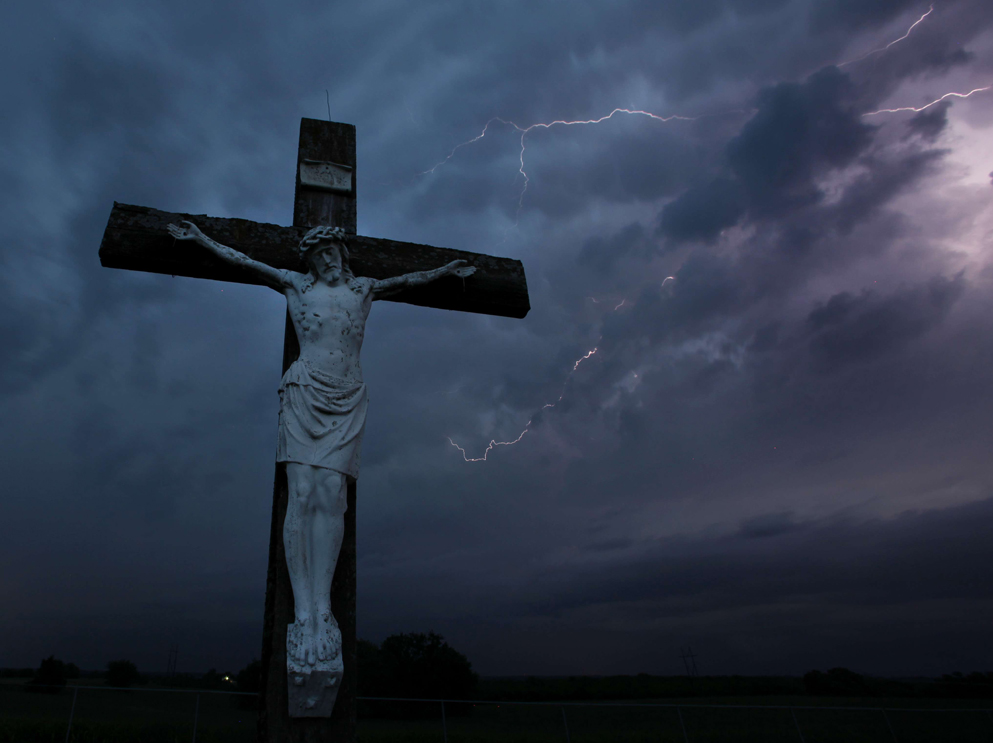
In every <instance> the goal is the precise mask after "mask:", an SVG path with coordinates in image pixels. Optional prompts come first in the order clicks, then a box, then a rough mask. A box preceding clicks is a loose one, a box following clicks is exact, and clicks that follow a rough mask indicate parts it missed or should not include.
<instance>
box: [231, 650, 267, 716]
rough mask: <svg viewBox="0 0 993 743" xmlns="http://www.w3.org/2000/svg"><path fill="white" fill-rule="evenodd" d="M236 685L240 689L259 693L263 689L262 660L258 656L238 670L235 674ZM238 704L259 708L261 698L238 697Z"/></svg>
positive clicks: (243, 706) (247, 707)
mask: <svg viewBox="0 0 993 743" xmlns="http://www.w3.org/2000/svg"><path fill="white" fill-rule="evenodd" d="M235 686H236V688H237V689H238V691H241V692H246V693H249V694H258V693H259V692H261V691H262V661H260V660H258V659H257V658H256V659H255V660H253V661H252V662H251V663H249V664H248V665H247V666H245V667H244V668H242V669H241V670H240V671H238V675H237V676H235ZM238 706H239V707H241V708H242V709H258V706H259V698H258V697H257V696H254V697H238Z"/></svg>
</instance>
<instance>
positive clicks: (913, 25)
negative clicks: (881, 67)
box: [838, 5, 934, 67]
mask: <svg viewBox="0 0 993 743" xmlns="http://www.w3.org/2000/svg"><path fill="white" fill-rule="evenodd" d="M933 10H934V6H933V5H932V6H931V7H930V8H928V10H927V13H925V14H924V15H922V16H921V17H920V18H918V19H917V20H916V21H914V22H913V23H912V24H911V25H910V28H908V29H907V33H905V34H904V35H903V36H901V37H900V38H899V39H894V40H893V41H891V42H890V43H889V44H887V45H886V46H881V47H879V49H873V50H872V51H871V52H866V53H865V54H863V55H862V56H861V57H857V58H855V59H850V60H848V61H847V62H842V63H841V64H840V65H838V67H844V66H845V65H850V64H855V63H856V62H861V61H862V60H863V59H868V58H869V57H871V56H872V55H873V54H879V53H880V52H885V51H886V50H887V49H889V48H890V47H891V46H893V45H894V44H898V43H900V42H901V41H903V40H904V39H906V38H907V37H908V36H910V32H911V31H913V30H914V29H915V28H916V27H917V25H918V24H919V23H921V22H923V20H924V19H925V18H927V17H928V16H929V15H931V12H932V11H933Z"/></svg>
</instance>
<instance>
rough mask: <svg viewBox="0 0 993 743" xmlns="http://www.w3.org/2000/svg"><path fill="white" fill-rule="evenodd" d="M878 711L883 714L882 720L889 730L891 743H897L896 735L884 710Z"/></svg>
mask: <svg viewBox="0 0 993 743" xmlns="http://www.w3.org/2000/svg"><path fill="white" fill-rule="evenodd" d="M880 711H881V712H882V713H883V719H884V720H886V727H888V728H889V729H890V735H892V736H893V743H897V739H896V733H894V732H893V726H892V725H891V724H890V716H889V715H888V714H886V710H885V709H880Z"/></svg>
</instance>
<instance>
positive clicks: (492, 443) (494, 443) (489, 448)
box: [448, 340, 599, 462]
mask: <svg viewBox="0 0 993 743" xmlns="http://www.w3.org/2000/svg"><path fill="white" fill-rule="evenodd" d="M597 342H598V343H599V340H598V341H597ZM596 352H597V347H596V346H594V347H593V350H591V351H587V352H586V353H585V354H583V355H582V356H580V357H579V358H578V359H576V363H574V364H573V365H572V371H570V372H569V374H568V376H566V378H565V383H564V384H563V385H562V394H561V395H559V396H558V399H556V400H555V402H546V403H545V404H544V405H542V406H541V408H540V409H539V410H538V412H539V413H540V412H541V411H542V410H548V408H554V407H555V406H556V405H558V404H559V403H560V402H562V398H563V397H565V391H566V388H567V387H568V386H569V380H570V379H571V378H572V375H573V374H575V373H576V370H577V369H578V368H579V365H580V364H582V363H583V362H584V361H586V360H587V359H589V358H590V357H591V356H593V354H595V353H596ZM533 422H534V416H532V417H531V418H530V419H529V420H528V422H527V424H526V425H525V426H524V430H523V431H521V434H520V436H518V437H517V438H516V439H514V440H513V441H497V440H495V439H492V440H490V443H489V444H487V446H486V450H485V451H484V452H483V456H481V457H470V456H469V455H468V454H467V453H466V450H465V449H463V448H462V447H461V446H459V445H458V444H456V443H455V442H454V441H452V437H451V436H449V437H448V441H449V443H451V445H452V446H454V447H455V448H456V449H458V450H459V451H460V452H462V458H463V459H464V460H465V461H467V462H485V461H486V458H487V457H488V456H489V455H490V452H491V451H493V450H494V449H495V448H496V447H498V446H513V445H514V444H516V443H517V442H518V441H520V440H521V439H523V438H524V434H526V433H527V432H528V431H530V430H531V424H532V423H533Z"/></svg>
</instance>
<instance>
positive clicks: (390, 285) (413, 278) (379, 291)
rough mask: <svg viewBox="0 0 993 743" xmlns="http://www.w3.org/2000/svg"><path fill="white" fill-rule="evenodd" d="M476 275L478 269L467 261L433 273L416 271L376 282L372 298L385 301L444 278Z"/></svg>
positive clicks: (373, 285)
mask: <svg viewBox="0 0 993 743" xmlns="http://www.w3.org/2000/svg"><path fill="white" fill-rule="evenodd" d="M474 273H476V268H475V267H474V266H470V265H469V264H468V262H467V261H462V260H459V261H452V262H451V263H449V264H448V265H446V266H442V267H441V268H435V269H432V270H431V271H415V272H414V273H407V274H404V275H403V276H393V277H392V278H389V279H383V280H382V281H374V282H373V284H372V298H373V299H385V298H386V297H389V296H390V295H392V294H396V293H397V292H400V291H403V290H404V289H409V288H411V287H414V286H421V285H423V284H430V283H431V282H432V281H435V280H436V279H440V278H441V277H442V276H458V277H460V278H463V279H464V278H465V277H466V276H472V275H473V274H474Z"/></svg>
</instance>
